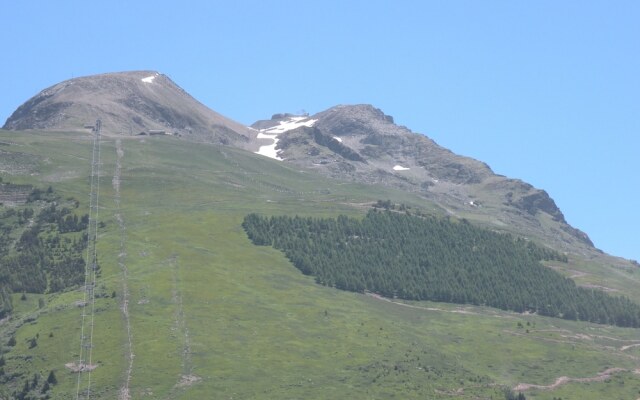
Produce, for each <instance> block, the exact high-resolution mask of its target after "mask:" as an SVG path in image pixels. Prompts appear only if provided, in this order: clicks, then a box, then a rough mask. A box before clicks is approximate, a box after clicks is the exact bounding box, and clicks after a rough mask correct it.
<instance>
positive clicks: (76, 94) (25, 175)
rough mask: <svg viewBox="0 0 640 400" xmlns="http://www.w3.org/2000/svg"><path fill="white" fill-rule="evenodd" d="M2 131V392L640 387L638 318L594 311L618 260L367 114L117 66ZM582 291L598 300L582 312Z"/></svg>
mask: <svg viewBox="0 0 640 400" xmlns="http://www.w3.org/2000/svg"><path fill="white" fill-rule="evenodd" d="M65 85H66V87H65ZM155 85H157V86H155ZM54 89H55V90H54ZM67 103H68V104H67ZM56 104H58V105H56ZM61 104H62V105H61ZM48 105H50V107H51V108H48V107H49V106H48ZM56 107H57V108H56ZM158 110H162V111H158ZM70 116H73V118H71V117H70ZM213 116H215V117H216V118H217V119H215V121H217V122H215V121H214V118H213ZM134 117H138V118H140V119H141V120H142V121H143V124H142V125H139V126H138V129H136V130H138V132H136V130H133V129H131V130H130V129H129V126H130V124H132V122H131V121H133V118H134ZM97 118H100V119H101V120H102V122H103V124H102V131H103V133H105V135H104V136H103V137H102V140H101V141H100V142H99V141H95V143H96V144H100V143H101V145H100V146H101V147H99V151H97V149H96V147H94V146H93V145H92V144H93V143H92V142H94V141H92V140H90V139H92V138H93V139H95V138H97V136H95V135H93V134H92V132H91V131H90V130H88V129H84V128H83V127H84V125H85V124H87V125H88V124H92V123H93V121H95V119H97ZM20 121H22V122H20ZM181 121H182V122H181ZM184 121H190V122H189V123H188V124H187V123H184ZM194 121H195V122H194ZM203 121H208V122H203ZM196 122H197V123H198V126H200V127H201V128H199V129H201V130H197V131H196V130H194V128H193V127H194V126H196ZM39 124H40V125H39ZM187 125H188V126H189V127H190V128H191V132H192V133H188V132H189V131H188V130H186V129H185V130H180V129H182V128H180V127H181V126H187ZM221 126H222V127H226V128H221ZM6 127H7V128H10V129H11V130H0V178H2V180H1V181H0V183H1V184H0V201H1V203H0V313H1V315H0V399H9V398H17V399H41V398H50V399H52V400H57V399H69V398H91V399H115V398H117V399H121V400H127V399H138V398H162V399H191V398H235V399H275V398H278V399H288V398H305V399H334V398H355V399H360V398H375V399H387V398H403V399H425V398H429V399H451V398H461V399H478V398H483V399H489V398H492V399H512V398H522V397H516V396H518V395H517V394H516V393H515V392H522V393H524V394H526V397H527V398H536V399H549V400H551V399H552V398H563V399H570V398H580V399H584V400H600V399H603V398H625V399H635V398H637V396H638V388H639V387H640V369H639V364H638V360H640V352H639V351H640V340H639V339H638V338H639V337H640V336H639V335H638V333H639V330H638V329H635V328H622V327H620V326H625V325H624V324H623V323H620V324H618V325H619V326H614V325H607V324H606V323H607V322H608V321H610V320H611V318H612V317H615V312H614V310H616V309H621V308H625V307H626V306H627V305H628V304H630V303H629V302H633V303H635V304H640V273H639V271H640V269H638V265H637V264H633V263H631V262H629V261H627V260H623V259H620V258H616V257H613V256H609V255H607V254H604V253H601V252H598V251H597V250H596V249H595V248H593V247H592V245H591V243H590V241H589V240H588V238H587V237H586V235H584V234H582V233H581V232H579V231H577V230H575V229H573V228H572V227H571V226H569V225H568V224H567V222H566V221H565V219H564V216H563V214H562V212H561V211H560V210H559V209H558V207H557V206H556V204H555V202H554V201H553V200H552V199H551V197H550V196H549V195H548V194H547V193H546V192H544V191H543V190H541V189H537V188H534V187H532V186H531V185H528V184H526V183H524V182H522V181H519V180H515V179H509V178H506V177H504V176H500V175H496V174H495V173H494V172H493V171H492V170H491V168H490V167H489V166H487V165H486V164H484V163H482V162H480V161H477V160H474V159H471V158H468V157H463V156H459V155H456V154H454V153H452V152H451V151H449V150H447V149H444V148H442V147H441V146H439V145H438V144H437V143H435V142H433V141H432V140H431V139H429V138H428V137H426V136H424V135H421V134H418V133H415V132H412V131H410V130H409V129H408V128H405V127H402V126H399V125H397V124H395V122H394V120H393V118H392V117H390V116H387V115H385V114H384V112H382V111H380V110H378V109H376V108H375V107H373V106H369V105H352V106H337V107H333V108H331V109H329V110H326V111H323V112H320V113H318V114H315V115H312V116H309V115H291V114H276V115H274V116H273V117H272V118H271V119H268V120H264V121H258V122H256V123H255V124H254V125H253V126H252V127H251V128H248V127H243V126H242V125H241V124H238V123H235V122H233V121H230V120H228V119H226V118H223V117H221V116H219V115H218V114H216V113H214V112H213V111H211V110H208V109H207V108H206V107H204V106H203V105H202V104H200V103H198V102H196V101H195V100H193V98H191V97H190V96H189V95H188V94H186V93H184V92H183V91H182V90H181V89H179V88H178V87H177V86H175V85H174V84H173V83H172V82H170V81H169V80H168V78H166V77H164V76H163V75H160V74H156V73H155V72H135V73H122V74H105V75H98V76H96V77H87V78H79V80H77V81H76V80H71V81H67V82H66V83H62V84H59V85H55V86H53V87H52V88H50V89H48V90H45V91H43V92H42V93H41V94H40V95H38V96H36V97H35V98H33V99H31V100H29V101H28V102H27V103H26V104H25V105H23V106H22V107H21V108H20V109H18V110H17V111H16V113H14V115H13V116H12V117H11V118H10V120H9V121H8V122H7V125H6ZM170 127H171V128H175V129H169V128H170ZM179 128H180V129H179ZM19 129H29V131H27V132H16V131H15V130H19ZM59 130H62V132H61V131H59ZM151 130H154V131H156V130H157V131H160V130H164V131H165V132H166V133H173V134H174V135H154V136H152V137H150V136H138V133H140V132H142V131H144V132H145V133H147V134H149V133H151V132H150V131H151ZM175 133H177V135H175ZM247 150H249V151H247ZM254 153H258V154H254ZM94 157H100V159H99V162H98V161H96V160H95V159H94ZM274 159H275V160H274ZM92 160H93V161H92ZM276 160H280V161H276ZM387 200H389V201H387ZM378 205H380V206H382V207H383V208H384V207H388V208H389V209H390V211H389V212H386V211H372V208H373V207H372V206H378ZM378 208H380V207H378ZM98 210H99V212H98ZM378 213H380V214H378ZM409 213H411V215H409ZM374 214H375V215H374ZM250 215H254V218H253V219H254V222H255V223H256V224H255V226H254V227H258V228H260V227H262V228H269V232H271V233H274V236H273V237H271V236H269V237H268V238H267V239H269V240H268V241H263V242H262V243H260V244H263V245H260V246H258V245H254V243H256V244H258V242H257V241H255V242H254V243H252V241H251V240H250V238H249V236H248V234H249V233H250V231H249V230H245V229H247V227H246V224H245V226H243V221H245V222H246V221H247V219H248V216H250ZM382 215H384V216H387V217H389V218H387V219H379V218H375V219H374V218H372V217H375V216H382ZM465 220H466V221H465ZM267 221H270V222H269V223H267ZM277 221H280V222H282V225H272V222H277ZM337 225H340V226H342V227H343V228H344V230H333V231H327V230H325V228H326V227H332V226H334V227H335V226H337ZM365 225H366V226H365ZM428 225H429V226H432V228H427V226H428ZM291 226H301V227H304V226H306V227H307V228H305V229H302V228H301V229H291ZM375 226H384V228H385V229H378V228H375V229H374V227H375ZM279 227H282V229H281V228H279ZM369 227H371V229H370V228H369ZM433 227H436V228H433ZM438 227H439V228H438ZM92 228H93V229H95V231H94V230H92ZM243 228H244V229H243ZM316 228H318V230H316ZM486 228H489V229H486ZM311 229H313V231H312V230H311ZM438 229H440V231H438ZM88 231H90V232H88ZM496 231H497V233H496ZM258 232H259V231H258ZM438 232H440V233H438ZM442 232H446V233H447V235H444V234H442ZM503 232H509V233H512V234H513V235H512V236H508V235H502V234H501V233H503ZM87 233H89V234H87ZM94 233H95V234H94ZM254 234H255V232H254ZM429 236H430V237H429ZM447 237H448V239H446V238H447ZM253 239H254V240H255V239H256V238H255V237H254V238H253ZM426 239H429V240H426ZM431 239H433V240H431ZM443 240H444V241H443ZM269 241H270V242H272V244H273V246H266V245H267V244H269ZM94 245H95V246H94ZM91 249H93V252H92V251H90V250H91ZM279 249H282V250H283V251H280V250H279ZM517 249H520V250H518V251H511V250H517ZM89 254H93V256H94V257H95V258H93V257H92V258H91V260H90V259H88V258H89ZM416 254H421V255H420V257H418V259H416ZM536 254H537V255H538V256H540V255H542V257H538V258H537V259H540V260H543V261H541V262H540V263H536V264H535V269H534V268H533V267H531V265H530V264H529V262H531V261H533V259H534V258H535V257H534V256H535V255H536ZM378 255H380V256H378ZM545 255H546V256H545ZM85 257H86V259H83V258H85ZM433 257H435V258H433ZM438 258H440V259H441V260H443V262H440V261H438V260H437V259H438ZM92 260H93V261H92ZM370 260H373V261H375V262H377V264H375V267H376V269H375V270H374V274H372V273H371V268H370V267H371V266H372V265H374V263H373V262H370ZM407 260H408V261H407ZM478 260H482V263H479V262H478ZM498 260H499V261H500V262H494V261H498ZM83 261H84V262H83ZM345 262H346V263H348V266H355V267H357V268H355V269H352V270H351V271H350V272H349V274H345V272H347V270H346V268H343V266H341V264H340V263H345ZM432 263H433V264H434V265H435V263H438V267H439V268H430V265H431V264H432ZM512 265H516V266H517V268H512ZM390 266H392V267H393V268H390ZM307 267H308V268H309V269H314V270H315V271H311V272H314V273H313V274H310V275H306V274H307V273H309V269H307ZM523 269H524V270H523ZM551 270H553V271H551ZM375 271H377V276H372V275H375ZM488 271H493V272H492V273H491V274H490V275H487V274H485V272H488ZM535 271H538V272H540V271H541V274H543V275H540V274H537V272H536V274H529V272H535ZM422 272H424V273H425V274H426V275H425V274H422V275H421V273H422ZM320 273H322V274H320ZM505 275H509V276H510V278H512V279H510V280H507V279H505ZM87 276H93V277H95V283H94V282H92V281H88V280H87ZM424 276H427V277H428V279H431V277H434V280H433V281H427V283H430V284H431V285H432V286H430V287H423V286H422V285H419V284H418V283H420V282H422V283H424V282H425V279H424ZM540 276H542V277H544V276H547V277H551V278H552V279H539V277H540ZM344 278H348V279H344ZM351 278H356V279H354V280H352V279H351ZM373 278H376V279H373ZM443 278H446V279H443ZM518 281H520V283H515V284H514V283H513V282H518ZM523 281H524V282H523ZM83 282H84V283H83ZM352 282H356V283H357V282H364V284H365V286H364V288H366V289H369V290H370V291H367V290H363V289H362V286H360V287H356V288H355V289H356V291H355V292H347V291H344V290H340V289H342V288H343V286H345V285H346V286H349V285H351V283H352ZM407 282H408V283H407ZM370 283H371V284H370ZM343 284H344V285H343ZM376 285H380V286H379V287H380V289H376V287H378V286H376ZM398 285H400V286H398ZM457 286H461V287H463V288H465V289H467V288H468V289H474V291H473V292H468V293H464V292H461V291H458V290H457V289H456V287H457ZM398 288H399V290H398ZM371 289H373V290H371ZM441 289H442V290H441ZM452 290H453V292H452ZM371 291H375V292H376V293H371ZM425 291H427V292H428V291H433V292H439V293H440V292H441V294H443V296H444V297H439V296H440V295H438V296H436V297H432V296H426V297H423V296H422V295H423V294H424V292H425ZM403 292H407V293H403ZM454 292H455V294H456V295H461V296H460V297H459V298H457V299H449V300H447V297H446V294H447V293H454ZM543 292H547V297H546V298H545V297H543V296H538V295H537V294H538V293H543ZM412 293H413V294H414V295H416V296H413V295H412ZM406 294H409V296H406ZM427 294H428V293H427ZM476 294H483V298H476V299H474V298H469V297H468V296H475V295H476ZM484 294H486V296H485V295H484ZM532 294H533V295H534V296H535V297H534V299H533V300H532V299H531V297H530V296H531V295H532ZM554 294H558V296H554ZM567 296H569V297H571V298H572V299H571V300H572V302H567V301H565V300H563V298H566V297H567ZM620 296H625V297H620ZM491 297H499V298H500V297H501V299H499V300H508V301H512V302H513V303H515V304H516V307H510V306H507V307H505V309H499V308H493V307H489V306H488V305H489V304H497V303H494V302H492V300H491ZM584 297H598V298H607V299H609V300H607V301H606V302H603V303H602V304H605V305H606V304H609V305H611V308H609V309H605V310H604V311H602V310H601V309H596V308H593V309H589V311H590V312H593V313H595V314H604V315H602V318H601V315H596V316H595V318H592V319H590V320H592V321H598V322H601V323H598V324H596V323H590V322H587V321H586V320H585V315H584V306H585V304H588V303H585V302H584V301H583V300H584ZM402 298H404V299H411V300H402ZM424 299H431V300H432V301H425V300H424ZM551 299H553V300H551ZM450 300H454V301H455V302H457V303H458V304H453V303H451V302H449V301H450ZM538 300H542V302H541V303H540V304H535V303H537V301H538ZM574 300H575V301H574ZM577 300H580V301H577ZM557 303H562V304H557ZM471 304H475V305H471ZM567 304H568V305H569V307H570V308H569V309H566V308H563V307H559V306H564V305H567ZM573 305H575V309H572V308H571V307H573ZM581 307H582V308H581ZM509 310H510V311H509ZM520 310H525V311H526V312H520ZM538 310H540V311H538ZM542 310H551V311H553V312H549V313H547V314H548V315H555V316H560V314H562V315H561V316H562V317H563V318H564V319H560V318H550V317H545V316H543V315H542ZM620 315H623V314H620ZM615 322H617V321H615ZM622 322H624V321H622ZM87 353H88V354H89V355H87ZM83 393H84V394H83ZM74 394H75V396H74Z"/></svg>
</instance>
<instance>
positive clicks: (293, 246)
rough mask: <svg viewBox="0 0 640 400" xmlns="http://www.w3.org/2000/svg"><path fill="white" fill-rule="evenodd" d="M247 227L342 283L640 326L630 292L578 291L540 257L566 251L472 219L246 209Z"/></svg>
mask: <svg viewBox="0 0 640 400" xmlns="http://www.w3.org/2000/svg"><path fill="white" fill-rule="evenodd" d="M380 205H381V206H382V207H383V208H387V206H388V208H391V207H390V204H387V203H386V202H385V203H382V204H380ZM243 227H244V229H245V231H246V232H247V234H248V236H249V238H250V239H251V240H252V241H253V243H254V244H256V245H266V246H273V247H275V248H276V249H279V250H281V251H283V252H284V253H285V254H286V256H287V257H288V258H289V260H290V261H291V262H292V263H293V265H294V266H295V267H296V268H298V269H299V270H300V271H301V272H302V273H303V274H305V275H311V276H314V277H315V280H316V282H317V283H319V284H322V285H327V286H332V287H336V288H338V289H343V290H349V291H354V292H364V291H370V292H375V293H379V294H381V295H383V296H386V297H397V298H402V299H408V300H433V301H442V302H450V303H459V304H475V305H487V306H491V307H496V308H500V309H503V310H511V311H516V312H535V313H538V314H541V315H545V316H551V317H559V318H565V319H573V320H583V321H590V322H596V323H601V324H612V325H619V326H633V327H638V326H640V306H638V305H637V304H635V303H632V302H631V301H630V300H629V299H628V298H626V297H613V296H609V295H607V294H605V293H603V292H600V291H595V290H590V289H585V288H580V287H578V286H576V284H575V283H574V282H573V281H572V280H571V279H568V278H565V277H563V276H562V275H560V274H559V273H558V272H556V271H554V270H552V269H550V268H548V267H545V266H543V265H542V264H541V263H540V261H542V260H556V261H560V262H562V261H566V257H565V256H564V255H562V254H559V253H558V252H556V251H553V250H551V249H547V248H543V247H540V246H537V245H536V244H534V243H533V242H531V241H528V240H525V239H522V238H515V237H513V236H511V235H509V234H499V233H496V232H493V231H490V230H488V229H484V228H480V227H476V226H474V225H472V224H470V223H469V222H467V221H454V220H449V219H446V218H445V219H442V218H435V217H416V216H410V215H406V214H402V213H399V212H392V211H382V212H381V211H376V210H372V211H370V212H369V213H368V214H367V215H366V217H365V218H364V219H362V220H358V219H353V218H347V217H345V216H340V217H338V218H336V219H315V218H301V217H297V216H296V217H288V216H281V217H271V218H266V217H261V216H259V215H256V214H250V215H248V216H247V217H245V220H244V222H243Z"/></svg>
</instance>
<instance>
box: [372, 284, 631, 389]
mask: <svg viewBox="0 0 640 400" xmlns="http://www.w3.org/2000/svg"><path fill="white" fill-rule="evenodd" d="M366 295H367V296H370V297H373V298H374V299H377V300H381V301H386V302H388V303H391V304H395V305H397V306H402V307H408V308H413V309H418V310H425V311H437V312H448V313H454V314H472V315H485V314H481V313H477V312H473V311H467V310H463V309H456V310H444V309H440V308H435V307H423V306H416V305H413V304H407V303H402V302H398V301H394V300H392V299H389V298H386V297H383V296H380V295H379V294H376V293H366ZM492 316H495V317H502V318H509V316H499V315H492ZM507 332H508V333H512V334H516V335H521V334H518V333H516V332H510V331H507ZM522 336H524V335H522ZM537 339H542V338H537ZM609 339H613V340H621V339H616V338H609ZM543 340H545V339H543ZM546 340H549V341H554V342H558V343H574V342H569V341H561V340H554V339H546ZM636 346H640V344H639V343H634V344H631V345H627V346H622V347H621V348H620V351H624V350H627V349H629V348H632V347H636ZM621 372H633V373H634V374H635V375H640V368H637V369H635V370H629V369H625V368H608V369H606V370H604V371H602V372H599V373H598V374H596V375H595V376H592V377H586V378H571V377H568V376H560V377H558V378H556V380H555V382H554V383H552V384H550V385H537V384H533V383H518V385H517V386H516V387H514V388H513V390H514V391H516V392H525V391H528V390H532V389H537V390H553V389H556V388H557V387H559V386H562V385H565V384H567V383H574V382H576V383H589V382H603V381H605V380H607V379H609V378H611V376H612V375H613V374H617V373H621ZM637 400H640V398H638V399H637Z"/></svg>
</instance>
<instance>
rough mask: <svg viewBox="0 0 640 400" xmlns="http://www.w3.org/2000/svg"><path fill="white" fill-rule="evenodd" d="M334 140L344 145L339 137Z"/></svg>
mask: <svg viewBox="0 0 640 400" xmlns="http://www.w3.org/2000/svg"><path fill="white" fill-rule="evenodd" d="M333 138H334V139H335V140H337V141H338V142H340V143H342V138H339V137H337V136H334V137H333Z"/></svg>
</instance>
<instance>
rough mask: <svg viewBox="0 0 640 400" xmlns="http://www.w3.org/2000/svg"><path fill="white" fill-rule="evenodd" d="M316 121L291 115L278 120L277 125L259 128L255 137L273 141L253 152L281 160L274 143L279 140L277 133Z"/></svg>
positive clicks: (309, 125)
mask: <svg viewBox="0 0 640 400" xmlns="http://www.w3.org/2000/svg"><path fill="white" fill-rule="evenodd" d="M316 121H317V120H315V119H309V118H308V117H291V118H289V119H286V120H284V121H280V124H279V125H276V126H274V127H271V128H267V129H261V130H260V132H258V136H257V138H258V139H271V140H273V143H272V144H268V145H265V146H260V148H259V149H258V151H256V152H255V153H256V154H260V155H263V156H266V157H269V158H273V159H274V160H278V161H283V160H284V159H283V158H281V157H280V156H279V155H278V153H279V152H280V150H276V145H277V144H278V141H279V140H280V139H278V135H279V134H281V133H284V132H287V131H290V130H292V129H296V128H299V127H301V126H306V127H312V126H313V124H315V122H316Z"/></svg>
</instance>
